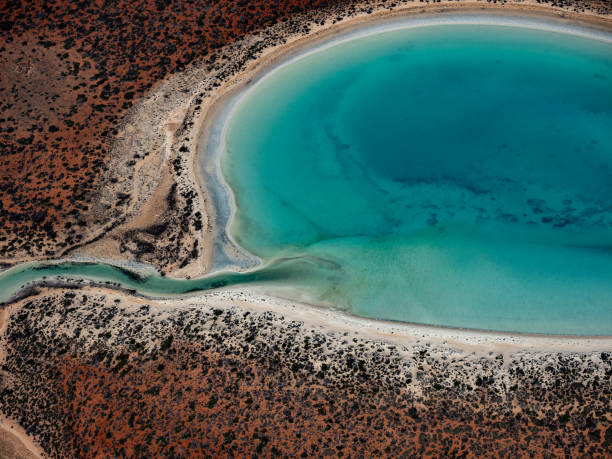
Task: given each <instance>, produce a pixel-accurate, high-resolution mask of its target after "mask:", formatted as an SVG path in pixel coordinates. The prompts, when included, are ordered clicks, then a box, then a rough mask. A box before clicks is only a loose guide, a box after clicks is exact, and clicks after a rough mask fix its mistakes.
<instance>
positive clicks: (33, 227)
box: [0, 0, 327, 257]
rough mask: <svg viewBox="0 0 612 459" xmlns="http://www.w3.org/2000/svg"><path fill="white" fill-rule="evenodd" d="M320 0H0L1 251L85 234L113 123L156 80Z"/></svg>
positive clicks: (47, 246) (23, 252) (63, 242)
mask: <svg viewBox="0 0 612 459" xmlns="http://www.w3.org/2000/svg"><path fill="white" fill-rule="evenodd" d="M325 3H327V2H326V1H324V0H314V1H307V0H280V1H275V2H269V1H265V0H249V1H238V0H236V1H163V0H158V1H113V2H109V1H97V2H72V1H53V2H47V1H30V0H27V1H26V0H21V1H19V0H17V1H10V0H9V1H3V2H0V145H1V151H0V203H1V207H0V257H8V256H10V257H24V256H28V255H30V256H32V255H34V256H41V255H42V256H53V255H57V254H58V253H61V252H62V251H63V250H65V249H66V248H68V247H71V246H73V245H77V244H78V243H79V242H81V241H82V239H83V231H84V228H85V227H86V226H87V225H88V224H89V223H90V222H91V221H92V220H93V216H92V215H90V211H91V207H92V206H91V204H92V200H93V199H95V196H96V190H97V189H98V188H99V187H100V186H103V185H104V184H103V183H101V177H102V176H103V174H102V172H103V171H104V169H105V167H106V164H107V160H108V156H109V150H110V148H111V146H112V140H113V136H114V135H115V134H116V133H117V130H116V128H117V126H118V124H119V123H120V121H121V119H122V117H123V116H124V114H125V112H126V110H128V109H129V108H130V107H131V106H132V104H133V103H134V101H135V100H136V99H138V98H139V97H140V96H142V95H143V94H144V93H145V92H146V91H147V90H148V89H150V88H151V87H152V86H153V85H154V84H155V83H156V82H157V81H159V80H161V79H163V78H164V77H165V76H167V75H168V74H170V73H172V72H176V71H180V70H182V69H183V68H185V66H186V65H187V64H188V63H190V62H192V61H194V59H196V58H199V57H202V56H208V59H211V60H214V59H215V57H217V56H215V49H217V48H219V47H220V46H222V45H223V44H225V43H227V42H229V41H232V40H234V39H236V38H237V37H241V36H244V35H245V34H247V33H248V32H250V31H253V30H255V29H257V28H261V27H265V26H266V25H269V24H272V23H275V22H277V21H279V20H280V19H282V18H286V17H288V16H290V15H291V14H294V13H295V12H298V11H303V10H305V9H308V8H316V7H320V6H322V5H324V4H325ZM127 159H131V158H127ZM123 205H125V203H123ZM97 220H103V218H101V216H97Z"/></svg>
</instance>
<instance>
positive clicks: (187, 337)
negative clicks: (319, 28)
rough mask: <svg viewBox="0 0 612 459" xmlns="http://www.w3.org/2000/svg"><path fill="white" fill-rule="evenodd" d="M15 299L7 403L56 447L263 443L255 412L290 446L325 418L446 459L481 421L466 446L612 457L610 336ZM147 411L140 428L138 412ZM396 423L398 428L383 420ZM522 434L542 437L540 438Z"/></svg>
mask: <svg viewBox="0 0 612 459" xmlns="http://www.w3.org/2000/svg"><path fill="white" fill-rule="evenodd" d="M13 307H14V312H15V313H14V314H12V315H11V317H10V319H9V322H8V332H7V333H6V334H5V336H4V338H3V345H4V346H5V348H6V349H7V350H8V352H7V354H6V356H5V358H4V359H3V360H2V364H3V368H4V369H5V370H4V375H5V376H6V379H5V380H10V384H11V386H10V387H11V390H10V391H8V392H4V393H5V394H6V397H5V398H3V399H0V405H1V406H2V411H3V412H4V413H5V414H6V415H8V416H9V417H10V418H12V419H20V420H21V422H22V426H23V427H24V429H27V431H28V432H31V437H32V438H36V439H38V440H39V442H40V443H41V446H42V447H43V449H44V450H45V451H47V452H48V453H50V454H51V455H54V454H57V452H58V451H70V450H71V448H72V450H73V451H74V448H76V450H77V451H78V452H79V453H74V454H65V455H67V456H71V457H72V456H77V457H81V456H82V450H81V448H82V447H85V448H86V450H85V451H92V450H93V451H100V450H101V449H110V450H119V449H122V448H123V447H125V448H126V449H127V451H132V449H131V448H134V445H139V448H142V447H144V448H147V447H152V448H155V447H156V445H157V446H159V445H160V443H159V442H147V441H146V440H145V441H143V435H144V436H146V435H147V434H148V433H149V432H153V434H157V435H163V432H169V431H172V432H175V434H179V433H181V432H182V433H181V434H180V435H173V436H171V437H169V441H170V444H176V443H175V442H177V441H180V440H179V439H183V438H185V439H187V444H189V443H190V442H192V441H194V440H195V441H200V442H201V444H200V447H202V448H206V450H207V451H209V452H210V451H211V449H210V448H212V449H215V448H220V447H221V448H224V446H222V445H226V444H227V443H228V442H231V441H232V440H234V439H235V440H237V445H240V444H242V445H243V446H242V447H238V451H243V449H241V448H246V450H245V451H249V450H252V449H253V448H254V447H255V446H256V445H253V444H252V439H253V432H252V431H251V430H250V429H248V428H247V429H242V428H240V427H236V426H237V425H238V426H252V425H253V423H255V426H258V425H260V426H265V428H266V433H267V434H268V435H270V438H271V440H272V441H275V442H276V445H277V447H278V448H279V449H280V451H288V449H287V448H290V444H291V442H292V441H297V442H298V444H299V445H301V444H302V443H303V441H309V440H310V439H312V438H315V439H318V438H321V437H324V436H326V435H328V432H331V434H333V433H334V430H331V431H329V430H325V426H326V423H330V424H334V426H335V427H337V428H338V429H339V432H355V429H359V428H360V426H361V428H365V432H364V433H363V434H366V433H368V434H369V435H370V437H368V438H372V442H370V443H369V444H372V443H374V444H376V443H377V442H378V444H381V443H380V442H381V441H382V440H381V439H380V437H379V436H378V433H381V432H382V433H383V434H384V435H385V436H386V438H387V440H385V441H382V444H383V447H382V448H383V449H384V445H385V444H389V443H388V441H389V439H395V440H396V443H394V444H396V445H397V446H398V447H400V448H409V449H411V450H412V454H410V456H415V455H418V454H419V453H418V451H419V449H420V448H423V447H424V446H425V447H431V448H438V449H437V450H435V451H436V452H437V454H431V455H434V456H436V455H442V456H444V455H445V454H444V453H446V452H448V450H447V449H445V448H446V447H447V445H448V443H447V442H446V440H444V439H446V438H451V439H457V430H456V429H457V428H460V429H465V428H466V426H469V429H468V430H460V431H459V432H460V435H459V438H458V440H457V441H459V442H460V443H461V445H463V446H464V447H465V445H467V450H468V451H472V452H474V454H478V451H497V450H498V448H507V447H508V445H514V446H511V447H510V448H511V449H510V450H506V451H507V453H506V454H503V455H511V454H510V453H509V451H511V450H513V449H514V448H521V450H525V451H532V452H533V451H536V452H539V453H540V454H541V453H542V452H543V451H546V452H550V451H555V452H554V453H552V454H553V455H558V454H561V455H563V452H564V451H565V452H566V453H567V451H568V448H569V450H570V451H575V452H576V453H577V452H578V451H581V452H584V448H586V449H587V450H588V451H591V452H592V453H593V455H594V456H597V457H603V456H605V454H606V451H609V448H610V444H609V441H608V438H609V434H610V432H612V428H610V424H609V416H610V405H609V400H608V398H607V397H606V395H604V394H607V393H608V392H607V391H609V389H610V378H609V372H610V371H612V354H610V351H609V350H610V349H611V347H612V340H610V339H609V338H605V339H598V338H586V339H573V338H569V339H568V337H546V336H544V337H541V336H527V337H526V336H512V335H506V336H502V337H500V336H499V335H497V334H487V333H482V332H480V333H478V332H477V333H474V332H470V331H464V330H441V329H436V328H435V327H422V326H411V325H407V324H391V323H381V322H380V321H369V320H367V319H359V318H355V317H351V316H348V315H343V314H338V312H337V311H332V310H326V309H323V308H313V307H309V306H306V307H303V305H296V304H295V303H286V302H282V301H280V300H278V299H276V298H271V297H269V296H266V295H265V292H261V291H255V290H253V289H234V290H232V291H230V292H211V293H208V294H206V295H201V296H199V297H192V298H181V299H173V300H149V299H146V298H138V297H134V296H131V295H126V294H125V293H123V292H117V291H114V290H109V289H106V288H102V287H89V288H84V289H82V290H79V291H74V290H62V289H46V288H45V289H42V290H41V291H40V292H39V294H38V295H37V296H35V297H32V298H29V299H27V300H21V301H19V302H17V303H15V304H14V305H13ZM101 326H102V327H103V328H102V329H101ZM27 332H30V333H31V335H29V334H27ZM4 387H6V386H4ZM49 393H50V394H53V397H52V400H49V397H48V396H46V394H49ZM177 394H180V395H177ZM199 394H202V395H203V397H200V396H199ZM249 400H250V401H249ZM261 400H265V402H261ZM245 401H246V403H245ZM360 403H363V405H362V406H361V405H359V404H360ZM313 405H314V409H315V412H313V413H311V412H310V411H309V410H310V408H312V407H313ZM586 407H588V408H587V409H586V410H585V408H586ZM319 408H321V409H319ZM72 410H76V411H72ZM593 412H594V413H596V414H595V415H593V414H592V413H593ZM193 413H196V415H197V420H196V419H195V418H194V417H193ZM303 414H304V415H303ZM593 416H594V417H593ZM285 417H289V418H290V419H291V420H290V421H289V424H287V423H286V420H285V419H286V418H285ZM134 418H135V420H134V423H133V426H134V427H137V428H132V422H131V421H130V422H129V423H128V421H127V420H128V419H134ZM49 419H54V421H55V422H49V421H48V420H49ZM331 419H335V420H334V421H331ZM385 419H386V420H388V421H389V422H390V425H391V428H385V429H382V430H379V429H372V428H371V427H370V426H371V425H376V424H375V423H376V422H377V421H378V422H382V420H385ZM169 420H173V421H172V423H171V424H170V425H168V424H167V422H168V421H169ZM237 420H238V421H237ZM294 420H295V421H294ZM352 421H355V422H356V424H355V425H353V424H352ZM295 422H297V424H295ZM303 422H304V423H305V425H302V424H301V423H303ZM312 422H314V425H313V424H312ZM260 423H263V424H260ZM345 423H348V424H345ZM220 425H221V426H223V428H221V429H219V426H220ZM227 425H229V426H230V429H231V430H230V431H232V432H235V437H232V438H231V439H230V440H227V437H225V439H224V436H223V433H224V432H227V428H226V427H225V426H227ZM317 426H319V427H317ZM321 426H322V427H321ZM364 426H367V427H364ZM405 426H416V429H415V428H412V427H411V428H410V429H411V430H407V431H406V430H400V428H401V427H405ZM419 426H424V427H423V429H420V428H419ZM127 427H130V428H127ZM65 429H70V432H71V433H72V435H74V437H72V436H71V437H70V439H69V440H71V441H69V442H66V441H65V440H66V437H65V436H64V435H65V433H64V432H65ZM175 429H176V430H175ZM211 429H212V431H213V432H211ZM425 429H427V430H425ZM415 430H416V433H415ZM419 430H420V431H421V432H423V431H424V432H425V436H423V435H422V434H420V433H419ZM517 431H527V432H529V439H528V440H527V442H526V443H525V441H524V437H525V436H521V435H518V436H517V435H516V432H517ZM160 432H161V433H160ZM296 432H299V434H300V435H297V436H296V435H295V434H296ZM430 432H431V433H432V436H427V435H430ZM100 433H102V434H103V433H106V436H105V435H100ZM363 434H360V435H358V436H361V435H363ZM372 435H376V436H375V437H372ZM440 435H442V437H440ZM105 438H107V439H108V438H111V439H112V440H111V441H110V443H108V442H106V440H104V439H105ZM441 438H442V440H441ZM124 439H127V440H128V441H127V443H125V441H124ZM218 439H220V440H218ZM243 439H251V442H249V441H243ZM399 439H401V440H402V441H397V440H399ZM551 439H554V440H552V444H551V443H550V442H551ZM117 441H119V443H117ZM331 441H332V442H333V443H332V444H344V443H342V441H341V440H339V439H332V440H331ZM498 441H499V443H498ZM100 442H102V443H100ZM350 443H353V445H352V451H361V450H362V449H363V444H361V446H360V443H359V440H358V439H357V444H355V440H352V441H351V442H350ZM350 443H349V444H350ZM180 444H181V443H179V445H180ZM163 445H165V444H163ZM196 445H197V443H196ZM414 445H416V446H414ZM175 448H176V447H175ZM551 448H554V449H552V450H551ZM152 451H155V449H154V450H152ZM215 451H217V450H216V449H215ZM219 451H221V450H219ZM291 451H293V449H291ZM392 451H394V452H395V451H396V450H395V449H392ZM387 453H389V451H387ZM151 455H153V456H156V455H158V454H155V453H152V454H151ZM288 455H291V456H294V455H295V454H288ZM379 455H381V454H379ZM570 455H572V454H571V453H570ZM393 456H395V454H393Z"/></svg>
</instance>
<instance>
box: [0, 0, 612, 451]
mask: <svg viewBox="0 0 612 459" xmlns="http://www.w3.org/2000/svg"><path fill="white" fill-rule="evenodd" d="M492 13H494V14H495V15H500V16H504V17H508V18H523V19H525V18H528V19H536V20H543V21H545V22H553V23H555V24H559V25H566V26H567V25H570V26H575V25H576V24H578V25H579V26H585V27H587V28H589V29H596V30H600V31H603V32H606V33H610V31H612V18H610V17H605V16H600V15H597V14H594V13H591V12H585V13H572V12H569V11H567V10H563V9H560V8H553V7H549V6H538V5H537V4H536V3H535V2H531V1H529V2H525V3H523V4H506V5H503V6H502V5H497V4H491V3H482V2H462V3H457V2H445V3H437V4H434V5H424V4H422V3H419V2H413V3H409V4H407V5H402V6H399V7H397V8H395V9H394V10H393V11H389V10H387V9H386V7H385V6H381V7H380V8H379V10H378V11H375V12H373V13H371V14H365V13H360V14H358V15H356V16H355V17H352V18H349V19H345V20H343V21H342V22H340V23H338V24H329V23H326V25H323V26H321V25H317V26H316V27H313V28H312V30H311V32H310V33H309V34H308V35H306V36H301V35H296V36H292V37H290V38H289V39H288V40H287V42H286V43H284V44H281V45H277V46H274V47H270V48H266V49H265V50H264V51H263V53H262V54H261V56H260V57H258V58H257V59H255V60H254V61H253V62H252V63H251V64H249V65H248V68H247V69H246V70H245V71H244V72H240V73H239V74H237V75H235V76H233V77H231V78H230V79H229V80H228V81H227V82H226V83H222V84H221V85H220V86H219V87H218V88H217V89H216V90H214V91H213V93H212V96H211V97H209V98H207V99H205V102H204V103H203V104H202V105H201V110H200V111H199V113H198V114H197V116H196V115H194V111H193V110H191V109H189V110H187V111H186V112H187V115H186V116H187V117H189V116H192V118H191V119H192V120H193V121H194V124H193V126H191V127H190V128H188V129H187V130H186V131H185V132H183V133H182V134H181V136H180V137H181V139H185V138H188V139H189V140H188V142H187V143H188V144H189V145H190V148H191V152H192V154H191V155H190V156H189V158H188V160H187V161H188V164H189V166H190V167H188V168H187V171H188V178H189V180H191V182H192V183H194V184H196V185H197V186H196V188H197V189H196V192H197V193H198V196H199V197H200V198H199V200H200V204H201V206H202V207H203V208H202V210H203V211H205V213H206V214H207V217H208V221H209V222H212V225H213V228H212V231H211V232H209V233H205V234H203V236H202V240H203V241H206V247H205V250H204V251H202V252H201V253H200V255H199V257H200V258H199V259H198V260H197V265H198V267H197V268H191V267H188V268H187V269H186V270H184V271H181V270H178V271H175V272H173V273H170V274H171V275H173V276H176V277H180V275H181V274H182V275H185V276H188V275H192V276H199V275H202V274H204V273H206V272H210V271H211V268H212V270H213V271H214V270H215V263H219V266H220V265H221V264H222V263H227V262H228V260H229V262H232V260H233V263H234V266H235V267H236V268H237V269H239V270H240V269H242V270H244V269H252V268H253V266H254V264H256V263H257V259H256V258H255V257H252V256H250V254H245V253H244V251H243V249H241V248H239V247H238V246H236V245H235V243H233V242H232V241H230V240H222V243H228V244H229V247H230V248H229V249H226V250H227V251H228V252H229V255H230V256H229V257H227V259H221V260H218V261H215V259H214V258H213V254H212V248H213V243H214V242H213V239H214V236H215V231H220V233H222V234H223V233H224V231H223V230H225V229H226V228H228V227H229V224H231V217H232V215H233V212H234V209H232V207H231V206H232V205H233V202H232V197H231V189H229V187H227V184H225V186H226V187H227V189H226V191H229V193H230V194H229V197H230V199H229V200H228V204H229V208H228V209H226V210H224V211H223V212H222V213H224V214H225V215H226V220H225V221H224V222H221V223H220V224H219V222H217V214H218V213H219V211H218V210H217V209H215V206H214V204H213V202H211V199H210V197H211V195H212V193H211V190H210V189H209V187H210V184H209V183H206V180H205V176H204V174H203V173H201V167H203V166H201V165H202V164H203V163H204V158H203V155H204V154H205V151H206V148H207V147H208V143H209V139H210V134H211V132H212V131H214V130H215V129H216V130H217V134H219V132H222V130H221V131H219V129H222V126H224V123H225V122H226V121H227V117H228V116H229V115H230V113H228V107H230V106H231V105H230V104H231V102H232V101H234V102H235V101H236V99H237V98H239V97H241V95H242V94H243V93H244V92H245V91H248V89H249V88H250V87H252V85H253V84H254V83H255V82H256V81H258V79H260V78H261V77H263V76H265V74H267V73H269V72H270V71H272V70H273V69H274V68H277V67H278V66H280V65H283V63H285V62H287V61H290V60H291V59H293V58H296V56H299V55H300V53H304V52H307V51H308V50H310V49H312V48H313V47H317V46H324V45H325V44H326V43H330V42H335V41H337V40H338V39H342V37H346V36H347V35H350V34H351V33H353V32H355V31H356V30H360V29H363V28H375V27H377V26H380V25H381V24H388V23H393V22H398V21H399V22H401V21H405V20H406V19H407V18H425V17H431V18H436V17H438V16H442V17H447V15H450V14H462V15H470V14H473V15H481V16H486V15H491V14H492ZM199 72H204V73H205V70H202V69H200V70H198V71H193V72H192V73H191V78H194V77H197V76H198V75H201V73H199ZM175 78H180V76H175ZM185 78H186V81H187V82H189V78H190V77H185ZM197 94H198V91H195V92H194V93H193V94H191V95H190V96H189V97H190V98H191V99H192V100H193V98H196V97H198V96H197ZM159 103H163V101H160V102H159ZM191 108H193V106H191ZM186 119H187V118H186ZM177 137H178V136H177ZM221 138H222V135H221ZM178 140H180V139H174V140H173V142H175V147H176V148H178V144H179V142H178ZM168 148H170V146H169V147H168ZM209 159H210V158H209ZM217 159H218V158H217ZM209 165H210V164H209ZM213 166H214V165H213ZM216 168H217V169H216V171H215V170H214V169H213V170H211V171H210V173H219V170H218V168H219V164H218V162H217V164H216ZM186 186H187V185H186ZM217 191H218V190H217ZM145 217H146V216H145ZM232 244H233V248H231V247H232ZM231 257H233V258H231ZM63 260H64V261H87V262H90V261H91V262H104V263H109V264H112V265H118V266H123V267H126V268H129V269H134V270H147V269H150V265H147V264H142V263H137V262H133V261H127V260H126V261H121V260H117V259H115V258H112V259H109V258H101V257H97V256H95V255H92V256H88V255H87V254H86V253H84V254H83V255H80V256H71V257H66V258H65V259H63ZM56 261H58V262H59V261H61V260H56ZM241 264H242V266H241ZM2 272H3V270H1V269H0V274H1V273H2ZM177 272H178V274H177ZM42 290H43V291H42V294H41V295H40V297H44V296H45V295H50V296H53V295H54V294H56V293H57V294H58V295H60V294H61V293H65V292H62V291H61V289H60V288H53V289H45V288H43V289H42ZM75 292H78V293H79V294H87V295H91V294H93V295H98V296H102V297H108V298H107V300H106V301H107V304H106V306H109V307H115V304H117V303H114V302H113V301H116V300H115V299H120V300H121V301H124V302H127V303H130V304H137V305H138V306H140V305H144V304H152V305H153V307H154V308H156V307H157V308H159V309H160V311H168V314H170V313H176V312H180V311H181V310H185V309H187V308H192V309H193V308H194V307H195V308H196V309H197V307H198V306H201V307H202V309H210V308H211V307H218V308H220V309H222V310H224V311H230V310H232V311H233V310H236V311H239V313H240V314H241V315H242V314H244V312H245V311H247V312H248V311H251V312H253V313H256V314H258V315H260V316H265V314H266V313H268V312H272V313H275V314H276V315H277V316H278V317H280V319H279V320H280V321H281V322H282V323H283V324H289V323H291V322H293V321H295V322H297V323H301V324H306V325H307V326H308V327H311V328H313V329H316V330H319V331H321V332H322V333H323V334H327V335H329V334H334V335H339V336H345V337H347V341H349V338H351V339H352V338H353V337H354V336H360V337H365V338H367V339H368V340H371V341H373V342H378V343H392V344H395V345H398V346H399V347H400V348H403V349H406V348H408V349H411V350H412V349H413V348H414V349H415V350H416V349H423V348H425V349H431V352H432V354H433V355H435V356H436V358H441V359H443V360H444V361H445V362H446V361H447V359H448V360H450V359H452V358H455V357H456V356H457V352H456V351H455V350H457V349H458V350H460V352H459V353H460V354H463V355H464V356H463V358H465V360H466V361H467V362H471V361H473V360H477V359H483V360H486V361H491V362H493V361H494V360H495V359H496V358H497V357H498V356H499V355H502V356H503V359H502V361H503V365H504V367H503V368H504V370H506V369H507V368H506V367H507V366H508V365H509V363H510V362H511V361H512V359H511V356H517V355H518V356H523V355H527V356H528V357H529V358H534V360H533V361H537V362H540V360H538V357H537V356H538V355H540V353H542V354H543V353H549V354H554V355H555V356H556V355H558V354H568V355H570V357H571V356H572V355H573V354H575V353H579V354H595V353H600V352H612V337H592V336H558V335H533V334H521V333H503V332H488V331H479V330H465V329H457V328H445V327H438V326H429V325H417V324H409V323H399V322H390V321H384V320H374V319H368V318H362V317H358V316H353V315H350V314H348V313H345V312H342V311H339V310H336V309H331V308H324V307H317V306H313V305H310V304H307V303H302V302H298V301H289V300H283V299H280V298H278V297H274V296H271V295H269V294H268V293H267V292H266V290H265V288H263V287H256V286H254V287H234V288H230V289H227V290H223V291H212V292H202V293H198V294H194V295H189V296H185V297H180V298H179V297H177V298H165V299H150V300H149V299H147V298H144V299H143V298H136V297H134V296H133V295H131V294H130V293H129V292H128V291H122V290H117V289H113V290H111V289H105V288H103V287H98V286H93V287H92V286H86V285H84V286H83V287H82V290H75ZM71 293H72V292H71ZM37 299H38V298H35V299H34V300H37ZM111 300H112V301H111ZM19 303H20V305H23V303H24V301H20V302H19ZM81 306H83V305H81ZM93 310H95V311H99V310H101V308H100V307H97V306H96V307H95V308H93ZM12 312H13V308H12V305H11V306H9V307H5V308H4V309H2V310H0V334H1V335H4V334H5V332H6V326H7V319H8V316H9V315H11V314H12ZM86 312H87V313H88V314H89V313H91V310H90V311H86ZM162 315H163V312H162ZM129 320H132V316H129ZM162 325H164V327H165V325H166V324H165V322H162ZM273 327H278V324H277V323H276V322H275V325H274V326H273ZM50 328H52V329H53V333H55V328H54V327H50ZM92 329H93V327H92ZM125 329H126V330H127V329H128V328H127V326H126V328H125ZM122 330H123V329H120V332H122ZM164 330H165V328H164ZM276 330H281V329H280V328H277V329H276ZM106 331H109V332H110V331H113V330H106ZM114 331H117V330H114ZM92 333H93V332H92ZM95 333H98V331H97V328H96V331H95ZM279 333H280V334H282V333H281V332H277V334H279ZM92 336H93V334H92ZM149 338H150V337H149ZM249 343H250V341H249ZM2 344H3V346H2V347H0V361H3V360H5V359H6V357H7V356H6V352H5V351H6V349H5V346H4V344H5V343H2ZM402 352H404V353H405V354H406V355H408V353H407V352H406V351H405V350H404V351H402ZM415 352H416V351H415ZM534 355H535V356H536V357H533V356H534ZM555 358H556V357H555ZM547 359H548V360H547ZM550 359H551V357H546V358H544V357H542V359H541V366H542V368H544V366H545V365H549V364H550V361H552V360H550ZM549 360H550V361H549ZM595 362H599V361H598V360H596V358H595ZM538 365H540V363H539V364H538ZM425 368H426V369H427V370H430V368H428V367H427V366H425ZM466 368H467V367H466ZM413 371H414V374H415V375H416V374H417V371H416V369H413ZM467 371H468V372H469V371H471V370H467ZM500 371H501V370H500ZM415 379H416V378H415ZM0 380H1V378H0ZM608 383H609V381H608ZM604 384H605V380H604ZM506 396H507V395H506ZM513 409H517V408H516V405H514V406H513ZM608 414H609V410H608ZM46 421H47V420H45V422H46ZM0 429H3V430H6V431H7V432H9V433H10V434H11V435H15V436H16V437H17V438H18V439H19V441H20V442H21V443H23V445H24V446H25V448H26V449H27V450H28V451H29V452H30V453H31V454H32V455H34V456H38V457H40V456H41V455H43V451H42V449H41V448H40V446H39V445H38V444H36V442H34V441H32V440H31V439H30V437H29V436H28V435H27V434H26V432H25V430H24V429H23V428H20V427H19V426H18V425H17V423H16V422H15V421H10V420H7V419H5V418H4V417H0ZM0 456H1V454H0Z"/></svg>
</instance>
